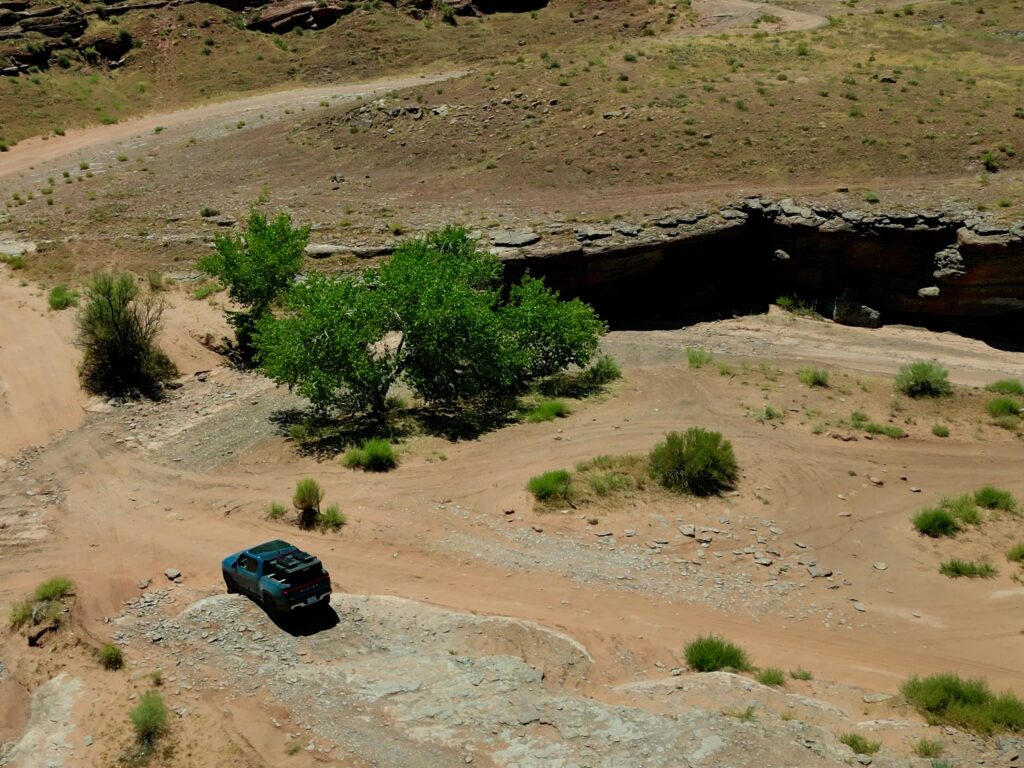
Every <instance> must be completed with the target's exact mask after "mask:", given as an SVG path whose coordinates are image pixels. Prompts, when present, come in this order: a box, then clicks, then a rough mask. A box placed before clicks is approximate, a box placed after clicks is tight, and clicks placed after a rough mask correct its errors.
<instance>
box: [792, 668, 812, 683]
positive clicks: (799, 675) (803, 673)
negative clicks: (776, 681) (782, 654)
mask: <svg viewBox="0 0 1024 768" xmlns="http://www.w3.org/2000/svg"><path fill="white" fill-rule="evenodd" d="M789 676H790V677H792V678H793V679H794V680H813V679H814V675H812V674H811V673H810V672H808V671H807V670H806V669H803V668H802V667H797V668H796V669H791V670H789Z"/></svg>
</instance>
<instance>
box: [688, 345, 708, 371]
mask: <svg viewBox="0 0 1024 768" xmlns="http://www.w3.org/2000/svg"><path fill="white" fill-rule="evenodd" d="M712 359H713V356H712V354H711V353H710V352H708V351H707V350H706V349H704V347H687V348H686V362H687V364H688V365H689V366H690V367H691V368H701V367H703V366H705V365H707V364H708V363H710V362H711V360H712Z"/></svg>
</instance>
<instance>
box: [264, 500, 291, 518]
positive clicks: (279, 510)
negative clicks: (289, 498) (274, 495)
mask: <svg viewBox="0 0 1024 768" xmlns="http://www.w3.org/2000/svg"><path fill="white" fill-rule="evenodd" d="M287 511H288V510H286V509H285V507H284V504H279V503H278V502H276V501H275V502H273V503H272V504H271V505H270V506H269V507H267V517H269V518H270V519H271V520H280V519H281V518H282V517H284V513H285V512H287Z"/></svg>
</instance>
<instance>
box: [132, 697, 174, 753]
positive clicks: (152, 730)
mask: <svg viewBox="0 0 1024 768" xmlns="http://www.w3.org/2000/svg"><path fill="white" fill-rule="evenodd" d="M128 718H129V720H131V724H132V727H133V728H134V729H135V738H136V739H137V740H138V742H139V744H140V745H142V746H144V747H147V748H152V746H153V745H154V744H155V743H156V740H157V739H158V738H160V736H162V735H163V734H164V733H165V732H166V731H167V705H166V704H164V699H163V697H162V696H161V695H160V694H159V693H157V692H156V691H146V692H145V693H144V694H142V698H141V699H140V700H139V703H138V704H137V705H136V707H135V708H134V709H133V710H132V711H131V712H129V713H128Z"/></svg>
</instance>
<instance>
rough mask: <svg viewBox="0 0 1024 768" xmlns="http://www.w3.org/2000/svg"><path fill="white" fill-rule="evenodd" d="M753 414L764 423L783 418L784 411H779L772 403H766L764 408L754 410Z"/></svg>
mask: <svg viewBox="0 0 1024 768" xmlns="http://www.w3.org/2000/svg"><path fill="white" fill-rule="evenodd" d="M752 415H753V417H754V418H755V419H756V420H757V421H759V422H760V423H762V424H763V423H765V422H766V421H776V420H778V419H781V418H782V411H779V410H777V409H775V408H773V407H772V406H770V405H766V406H764V408H760V409H758V410H756V411H754V412H753V414H752Z"/></svg>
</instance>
